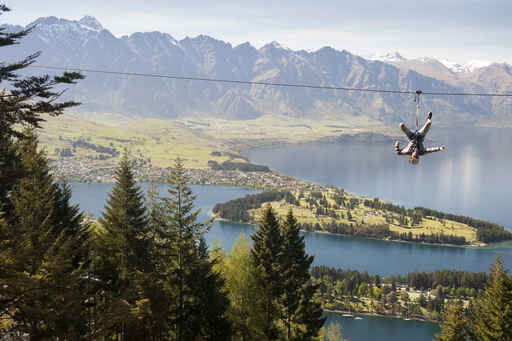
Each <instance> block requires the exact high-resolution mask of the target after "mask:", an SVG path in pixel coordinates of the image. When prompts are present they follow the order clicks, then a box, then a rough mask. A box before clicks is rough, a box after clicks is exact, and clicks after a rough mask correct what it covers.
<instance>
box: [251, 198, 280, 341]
mask: <svg viewBox="0 0 512 341" xmlns="http://www.w3.org/2000/svg"><path fill="white" fill-rule="evenodd" d="M252 239H253V241H254V244H253V250H252V256H253V259H254V264H255V266H256V271H257V282H258V286H259V288H260V293H261V296H262V298H263V299H262V302H261V304H262V307H261V309H262V311H263V312H264V316H263V321H261V322H262V324H261V328H262V330H261V333H262V334H263V336H264V338H265V339H266V340H278V339H282V331H281V330H280V329H279V327H278V321H279V317H280V313H281V310H280V305H279V299H280V297H281V295H282V293H283V286H282V282H281V280H282V276H281V269H282V267H281V261H282V244H283V238H282V235H281V231H280V227H279V222H278V221H277V218H276V215H275V213H274V211H273V210H272V207H271V206H270V205H268V206H267V207H266V208H265V210H264V211H263V217H262V218H261V221H260V224H259V228H258V230H257V231H256V232H255V233H254V234H253V235H252Z"/></svg>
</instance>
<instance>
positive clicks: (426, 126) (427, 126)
mask: <svg viewBox="0 0 512 341" xmlns="http://www.w3.org/2000/svg"><path fill="white" fill-rule="evenodd" d="M431 125H432V120H431V119H430V118H429V119H427V122H425V124H424V125H423V127H421V129H420V130H419V131H418V133H420V134H421V135H423V136H426V135H427V133H428V131H429V130H430V126H431Z"/></svg>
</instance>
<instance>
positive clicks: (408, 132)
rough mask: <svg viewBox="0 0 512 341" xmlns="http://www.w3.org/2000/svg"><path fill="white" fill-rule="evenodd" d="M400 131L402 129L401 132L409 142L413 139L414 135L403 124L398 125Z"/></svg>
mask: <svg viewBox="0 0 512 341" xmlns="http://www.w3.org/2000/svg"><path fill="white" fill-rule="evenodd" d="M400 129H402V131H403V132H404V134H405V135H406V136H407V138H408V139H409V140H412V139H413V138H414V133H413V132H412V131H410V130H409V128H407V127H406V126H405V124H403V122H402V123H400Z"/></svg>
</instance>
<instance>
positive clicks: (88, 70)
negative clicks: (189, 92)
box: [30, 65, 512, 97]
mask: <svg viewBox="0 0 512 341" xmlns="http://www.w3.org/2000/svg"><path fill="white" fill-rule="evenodd" d="M30 67H32V68H39V69H46V70H59V71H78V72H90V73H103V74H111V75H122V76H137V77H150V78H168V79H176V80H190V81H206V82H218V83H231V84H244V85H268V86H280V87H292V88H307V89H326V90H343V91H360V92H374V93H391V94H406V95H417V91H418V90H385V89H364V88H349V87H336V86H323V85H311V84H293V83H275V82H258V81H241V80H232V79H219V78H205V77H190V76H176V75H164V74H153V73H141V72H121V71H109V70H97V69H88V68H80V67H59V66H46V65H32V66H30ZM421 94H422V95H431V96H488V97H512V94H509V93H476V92H428V91H427V92H422V93H421Z"/></svg>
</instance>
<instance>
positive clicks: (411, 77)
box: [2, 16, 512, 126]
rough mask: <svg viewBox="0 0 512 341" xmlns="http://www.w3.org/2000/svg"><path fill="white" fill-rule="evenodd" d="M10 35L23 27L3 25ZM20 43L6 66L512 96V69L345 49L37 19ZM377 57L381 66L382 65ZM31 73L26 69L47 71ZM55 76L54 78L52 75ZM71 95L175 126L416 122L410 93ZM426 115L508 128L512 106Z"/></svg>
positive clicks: (111, 85) (482, 104)
mask: <svg viewBox="0 0 512 341" xmlns="http://www.w3.org/2000/svg"><path fill="white" fill-rule="evenodd" d="M3 27H5V28H6V29H7V30H8V31H16V30H20V29H23V28H24V27H21V26H16V25H3ZM27 27H34V28H33V30H32V32H31V33H30V34H29V35H28V36H27V37H25V38H23V39H22V41H21V43H20V44H19V45H16V46H14V47H9V48H5V49H4V51H3V55H2V58H3V61H4V62H11V61H15V60H19V59H21V58H23V57H24V56H26V55H28V54H31V53H33V52H35V51H42V52H43V54H42V56H41V57H40V58H39V59H38V62H37V64H36V65H47V66H59V67H76V68H84V69H96V70H108V71H119V72H134V73H149V74H155V75H174V76H184V77H201V78H217V79H227V80H241V81H259V82H274V83H293V84H309V85H324V86H335V87H350V88H367V89H387V90H415V89H422V90H423V91H429V92H454V93H458V92H485V93H488V92H493V93H494V92H499V93H503V92H512V67H511V66H510V65H508V64H498V63H493V64H485V63H484V64H478V65H472V66H471V65H451V66H450V64H447V62H443V61H438V60H435V59H429V58H423V59H411V60H410V59H406V58H404V57H402V56H401V55H400V54H398V53H395V54H390V55H389V56H387V58H382V57H381V58H379V57H378V56H374V57H371V58H363V57H360V56H357V55H355V54H352V53H350V52H348V51H346V50H341V51H340V50H336V49H333V48H331V47H323V48H321V49H319V50H317V51H313V52H307V51H304V50H299V51H295V50H291V49H287V48H284V47H282V46H281V45H280V44H279V43H277V42H271V43H269V44H267V45H264V46H263V47H261V48H259V49H257V48H255V47H254V46H252V45H251V44H250V43H243V44H240V45H236V46H233V45H231V44H230V43H227V42H224V41H221V40H217V39H215V38H212V37H209V36H206V35H199V36H197V37H193V38H190V37H187V38H184V39H182V40H176V39H174V38H173V37H172V36H171V35H169V34H167V33H162V32H157V31H155V32H137V33H133V34H131V35H127V36H122V37H116V36H114V35H113V34H112V33H111V32H110V31H109V30H108V29H105V28H104V27H103V26H102V25H101V23H100V22H98V20H96V19H95V18H94V17H91V16H85V17H83V18H82V19H80V20H77V21H75V20H67V19H60V18H56V17H45V18H39V19H37V20H36V21H35V22H33V23H31V24H29V25H27ZM379 59H381V60H379ZM35 70H36V69H31V70H30V72H31V73H34V72H48V70H44V71H43V70H37V71H35ZM48 73H51V72H48ZM85 74H86V76H87V78H86V79H85V80H83V81H80V82H79V83H78V84H77V85H76V86H72V87H70V88H69V90H68V91H67V92H66V93H65V96H66V98H72V99H74V100H78V101H80V102H82V103H83V104H82V106H81V107H80V109H79V110H81V111H83V112H108V113H115V114H124V115H134V116H141V117H161V118H169V119H175V118H179V117H184V116H195V117H200V116H204V115H208V116H213V117H219V118H224V119H232V120H248V119H253V118H257V117H260V116H261V115H267V114H270V115H272V114H280V115H287V116H291V117H297V118H301V117H307V118H316V117H318V118H330V119H333V118H334V119H339V120H343V119H344V118H345V117H349V116H368V117H369V118H371V119H376V120H379V121H381V122H383V123H385V124H391V123H393V124H394V123H396V122H398V121H400V120H404V119H408V118H409V119H410V117H411V115H413V113H414V112H415V103H414V102H413V97H412V96H408V95H397V94H382V93H366V92H356V91H341V90H336V91H334V90H322V89H308V88H285V87H274V86H262V85H240V84H229V83H217V82H206V81H193V80H175V79H166V78H143V77H135V76H122V75H121V76H120V75H112V74H101V73H85ZM422 103H423V110H424V111H433V112H435V113H440V115H439V116H438V117H442V122H443V123H444V124H452V123H454V122H457V123H461V124H468V125H470V124H486V125H493V124H494V125H501V126H503V125H510V123H508V122H510V118H511V114H510V110H509V107H510V104H511V103H510V100H507V99H505V98H491V97H462V96H423V98H422Z"/></svg>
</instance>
